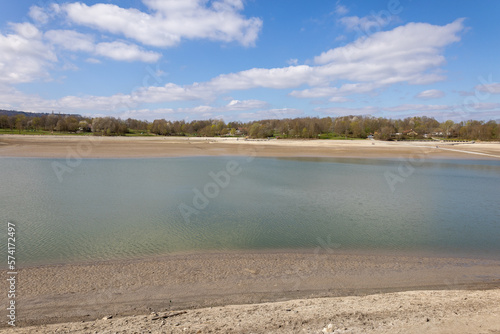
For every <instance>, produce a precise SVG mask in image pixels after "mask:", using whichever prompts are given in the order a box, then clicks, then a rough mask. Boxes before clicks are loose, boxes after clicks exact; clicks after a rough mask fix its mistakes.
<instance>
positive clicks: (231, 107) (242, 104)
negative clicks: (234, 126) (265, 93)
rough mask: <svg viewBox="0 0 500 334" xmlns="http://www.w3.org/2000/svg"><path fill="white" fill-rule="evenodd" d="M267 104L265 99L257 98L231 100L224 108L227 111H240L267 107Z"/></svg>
mask: <svg viewBox="0 0 500 334" xmlns="http://www.w3.org/2000/svg"><path fill="white" fill-rule="evenodd" d="M268 106H269V104H268V103H267V102H265V101H259V100H244V101H240V100H232V101H230V102H229V103H228V104H227V105H226V106H225V109H226V110H228V111H242V110H253V109H262V108H267V107H268Z"/></svg>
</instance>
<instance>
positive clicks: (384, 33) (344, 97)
mask: <svg viewBox="0 0 500 334" xmlns="http://www.w3.org/2000/svg"><path fill="white" fill-rule="evenodd" d="M499 14H500V2H498V1H493V0H492V1H481V2H471V1H439V2H435V1H425V0H423V1H415V0H389V1H369V2H368V1H348V0H339V1H323V0H317V1H290V0H272V1H269V0H267V1H264V0H246V1H242V0H214V1H208V0H142V1H140V0H127V1H114V0H109V1H84V2H64V1H59V0H56V1H46V0H40V1H18V2H7V3H6V4H4V5H3V8H2V11H1V12H0V108H2V109H14V110H24V111H33V112H52V111H54V112H56V113H58V112H61V113H76V114H81V115H89V116H105V115H107V116H114V117H121V118H128V117H132V118H136V119H146V120H153V119H157V118H165V119H170V120H177V119H185V120H194V119H208V118H223V119H224V120H226V121H232V120H241V121H248V120H256V119H264V118H286V117H292V118H293V117H304V116H311V117H315V116H319V117H324V116H332V117H336V116H344V115H372V116H376V117H379V116H381V117H390V118H402V117H407V116H414V115H426V116H430V117H435V118H436V119H438V120H446V119H452V120H454V121H463V120H468V119H480V120H490V119H495V120H498V119H500V83H499V82H500V67H499V66H498V59H499V58H498V55H499V54H500V43H498V37H497V36H498V33H499V32H500V29H499V24H498V23H497V21H498V19H497V17H498V15H499Z"/></svg>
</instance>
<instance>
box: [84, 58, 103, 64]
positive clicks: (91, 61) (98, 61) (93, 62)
mask: <svg viewBox="0 0 500 334" xmlns="http://www.w3.org/2000/svg"><path fill="white" fill-rule="evenodd" d="M85 61H86V62H87V63H90V64H100V63H101V61H100V60H99V59H95V58H87V59H85Z"/></svg>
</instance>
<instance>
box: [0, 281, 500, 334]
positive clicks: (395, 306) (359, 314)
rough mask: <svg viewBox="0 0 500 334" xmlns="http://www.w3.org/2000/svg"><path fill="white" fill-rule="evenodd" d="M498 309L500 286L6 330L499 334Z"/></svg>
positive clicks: (175, 312)
mask: <svg viewBox="0 0 500 334" xmlns="http://www.w3.org/2000/svg"><path fill="white" fill-rule="evenodd" d="M499 314H500V289H497V290H488V291H455V290H445V291H410V292H399V293H387V294H379V295H369V296H363V297H336V298H318V299H307V300H304V299H298V300H292V301H287V302H276V303H264V304H254V305H230V306H224V307H213V308H212V307H210V308H202V309H196V310H184V311H165V312H159V313H151V314H150V315H144V316H129V317H121V318H111V319H104V318H103V319H101V320H95V321H85V322H73V323H61V324H55V325H45V326H39V327H25V328H21V329H17V330H13V329H9V330H5V331H2V332H5V333H329V332H333V333H401V334H403V333H404V334H408V333H450V334H451V333H453V334H457V333H478V334H479V333H485V334H486V333H489V334H491V333H500V320H499V317H498V315H499ZM324 328H328V329H331V331H328V330H327V331H324V330H323V329H324Z"/></svg>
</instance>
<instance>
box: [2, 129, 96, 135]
mask: <svg viewBox="0 0 500 334" xmlns="http://www.w3.org/2000/svg"><path fill="white" fill-rule="evenodd" d="M0 134H4V135H37V136H92V133H90V132H82V133H75V132H63V131H54V132H53V133H52V132H51V131H45V130H21V131H19V130H11V129H0Z"/></svg>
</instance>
